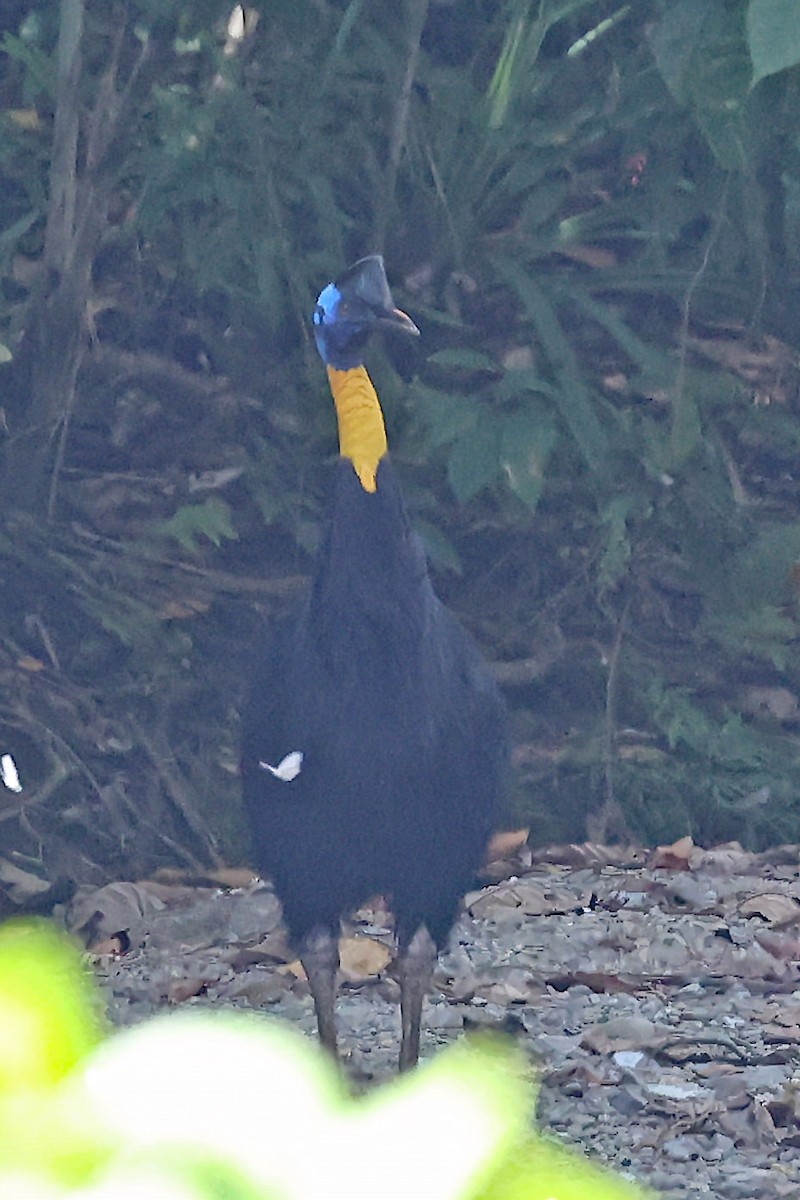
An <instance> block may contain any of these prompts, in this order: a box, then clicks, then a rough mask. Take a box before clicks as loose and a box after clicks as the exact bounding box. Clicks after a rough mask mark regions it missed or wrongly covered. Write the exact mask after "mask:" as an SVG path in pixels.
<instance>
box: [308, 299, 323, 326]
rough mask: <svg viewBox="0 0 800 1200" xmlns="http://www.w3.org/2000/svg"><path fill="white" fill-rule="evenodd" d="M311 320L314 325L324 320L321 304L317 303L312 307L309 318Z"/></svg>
mask: <svg viewBox="0 0 800 1200" xmlns="http://www.w3.org/2000/svg"><path fill="white" fill-rule="evenodd" d="M311 320H312V322H313V323H314V324H315V325H321V324H322V322H323V321H324V320H325V313H324V312H323V309H322V306H321V305H319V304H317V305H316V307H315V308H314V315H313V317H312V318H311Z"/></svg>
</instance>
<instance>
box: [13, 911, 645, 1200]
mask: <svg viewBox="0 0 800 1200" xmlns="http://www.w3.org/2000/svg"><path fill="white" fill-rule="evenodd" d="M94 1007H95V1002H94V1000H93V997H92V996H91V995H90V992H89V987H88V984H87V982H86V980H85V979H84V977H83V974H82V972H81V969H80V966H79V962H78V957H77V952H76V951H74V950H73V949H72V948H71V947H67V946H66V944H65V943H63V942H62V941H61V940H60V938H59V937H58V936H57V935H56V934H55V933H54V932H52V931H51V930H49V929H46V928H44V927H41V926H37V927H32V926H27V925H22V924H17V925H12V926H9V927H6V929H4V930H3V932H2V936H1V937H0V1014H2V1017H3V1021H2V1041H3V1049H4V1051H5V1052H7V1055H8V1056H6V1055H4V1066H7V1067H8V1066H10V1067H13V1069H6V1070H4V1071H3V1073H2V1075H0V1115H1V1116H2V1120H0V1190H2V1191H3V1193H4V1194H8V1195H11V1194H22V1193H24V1194H25V1195H31V1196H32V1195H37V1196H40V1195H41V1196H48V1197H57V1196H65V1197H68V1196H72V1197H75V1198H76V1200H78V1198H80V1197H85V1198H86V1200H89V1198H90V1197H99V1196H102V1197H103V1198H104V1200H114V1198H115V1197H120V1200H121V1198H122V1197H123V1196H131V1195H134V1194H135V1195H141V1196H144V1195H158V1196H159V1197H164V1198H165V1200H171V1198H172V1197H174V1198H175V1200H179V1198H183V1200H188V1198H189V1197H193V1198H196V1200H203V1198H205V1197H208V1198H209V1200H211V1198H213V1197H219V1196H222V1195H225V1196H226V1197H230V1198H231V1200H259V1198H261V1200H268V1198H271V1197H282V1198H284V1200H310V1198H311V1197H318V1196H323V1195H337V1194H344V1192H346V1193H347V1194H348V1195H351V1196H354V1197H367V1196H372V1195H374V1194H375V1191H376V1188H379V1190H381V1192H382V1194H384V1195H393V1196H398V1197H401V1196H403V1197H405V1196H421V1195H425V1196H426V1197H427V1198H429V1200H470V1198H474V1200H545V1198H546V1197H551V1198H557V1200H589V1197H591V1200H637V1198H638V1200H644V1193H643V1192H642V1191H640V1190H639V1189H638V1188H635V1187H633V1186H632V1185H629V1184H626V1183H623V1182H622V1181H621V1180H617V1179H615V1178H614V1177H613V1176H611V1175H610V1174H606V1173H604V1172H603V1171H601V1170H599V1169H597V1168H596V1167H593V1166H590V1165H589V1164H588V1163H587V1162H585V1161H583V1160H582V1159H581V1158H580V1157H579V1156H577V1155H575V1154H570V1153H569V1152H567V1151H565V1150H564V1149H563V1148H561V1147H559V1146H556V1145H555V1144H553V1143H551V1142H549V1141H547V1140H546V1139H545V1138H543V1137H539V1136H536V1137H534V1136H531V1135H529V1134H528V1133H527V1130H526V1122H527V1112H528V1110H529V1109H530V1107H531V1102H532V1099H533V1097H532V1094H531V1088H530V1086H529V1084H528V1083H527V1081H526V1079H525V1074H526V1067H525V1064H524V1062H523V1061H522V1060H521V1058H520V1056H519V1055H517V1054H516V1053H515V1052H513V1051H512V1050H510V1049H509V1048H508V1047H506V1046H505V1045H503V1044H500V1043H480V1042H475V1043H473V1044H470V1045H465V1044H462V1045H459V1046H456V1047H453V1048H452V1049H451V1050H449V1051H447V1052H446V1053H444V1054H442V1055H440V1056H439V1057H438V1058H437V1060H436V1061H435V1062H434V1063H432V1064H430V1066H428V1067H427V1068H425V1069H424V1070H419V1071H417V1072H416V1073H415V1074H414V1075H413V1076H410V1077H406V1078H404V1079H400V1080H398V1081H397V1082H396V1083H394V1084H392V1085H391V1086H389V1087H385V1088H383V1089H382V1090H381V1091H379V1092H375V1093H373V1094H372V1095H371V1096H369V1097H366V1098H361V1099H358V1100H353V1099H351V1098H350V1096H349V1095H348V1094H347V1092H346V1091H345V1089H344V1086H343V1083H342V1080H341V1078H340V1076H339V1075H338V1074H337V1072H336V1070H335V1068H334V1066H333V1064H332V1063H331V1062H330V1060H329V1059H328V1058H327V1057H326V1056H324V1055H323V1054H322V1053H321V1052H319V1051H313V1050H312V1049H311V1047H310V1046H309V1045H308V1043H306V1042H305V1041H304V1040H303V1039H302V1038H300V1037H298V1036H297V1035H295V1034H293V1033H291V1032H290V1031H289V1030H288V1029H283V1028H280V1027H278V1026H277V1025H272V1024H269V1023H267V1022H265V1021H263V1020H259V1019H258V1018H248V1017H247V1016H245V1015H243V1014H233V1013H228V1014H214V1015H212V1016H199V1015H197V1014H194V1015H192V1016H190V1017H188V1018H187V1017H185V1016H183V1017H181V1016H177V1017H174V1016H172V1017H161V1018H157V1019H155V1020H153V1021H151V1022H149V1023H147V1024H145V1025H141V1026H139V1027H138V1028H134V1029H130V1030H128V1031H126V1032H124V1033H121V1034H118V1035H116V1036H115V1037H113V1038H111V1039H110V1040H108V1041H105V1042H102V1043H100V1044H98V1041H97V1025H96V1022H95V1020H94V1017H93V1012H94ZM394 1145H400V1146H405V1147H413V1153H404V1154H401V1155H399V1156H397V1157H396V1158H395V1159H394V1160H393V1162H392V1171H391V1176H390V1177H388V1176H387V1173H386V1155H387V1152H388V1151H387V1148H388V1147H391V1146H394Z"/></svg>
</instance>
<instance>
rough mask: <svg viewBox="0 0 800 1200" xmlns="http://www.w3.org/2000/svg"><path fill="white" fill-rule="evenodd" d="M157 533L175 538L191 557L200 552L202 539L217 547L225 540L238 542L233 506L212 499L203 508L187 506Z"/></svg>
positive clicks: (216, 498) (195, 505) (197, 505)
mask: <svg viewBox="0 0 800 1200" xmlns="http://www.w3.org/2000/svg"><path fill="white" fill-rule="evenodd" d="M154 532H155V533H156V534H158V535H160V536H161V537H167V538H174V540H175V541H176V542H177V543H178V545H179V546H182V547H183V549H184V550H186V551H187V552H188V553H189V554H197V553H198V551H199V549H200V542H199V540H198V539H200V538H207V539H208V541H209V542H211V543H212V544H213V545H214V546H220V545H221V544H222V542H223V541H225V540H233V541H235V540H236V537H237V534H236V530H235V529H234V527H233V524H232V521H231V510H230V506H229V505H228V504H226V503H225V501H224V500H220V499H219V498H218V497H216V496H211V497H210V498H209V499H208V500H206V501H204V503H203V504H184V505H183V506H182V507H181V508H179V509H178V510H177V512H175V513H173V515H172V516H171V517H170V518H169V520H168V521H162V522H161V523H160V525H158V526H157V527H156V529H155V530H154Z"/></svg>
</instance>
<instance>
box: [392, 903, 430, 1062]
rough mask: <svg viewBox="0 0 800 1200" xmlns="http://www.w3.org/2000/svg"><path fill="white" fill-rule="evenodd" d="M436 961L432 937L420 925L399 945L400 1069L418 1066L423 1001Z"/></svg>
mask: <svg viewBox="0 0 800 1200" xmlns="http://www.w3.org/2000/svg"><path fill="white" fill-rule="evenodd" d="M435 962H436V945H435V943H434V940H433V938H432V937H431V935H430V934H429V933H428V931H427V929H426V928H425V926H424V925H420V927H419V929H418V930H417V932H416V933H415V934H414V936H413V937H412V939H411V941H410V942H409V943H408V945H407V946H405V947H403V946H401V949H400V954H399V956H398V960H397V975H398V978H399V980H400V1015H401V1020H402V1026H403V1040H402V1041H401V1043H400V1070H401V1071H408V1070H410V1069H411V1067H415V1066H416V1065H417V1059H418V1058H419V1027H420V1023H421V1021H422V1001H423V1000H424V999H425V995H426V993H427V991H428V988H429V986H430V982H431V976H432V975H433V967H434V964H435Z"/></svg>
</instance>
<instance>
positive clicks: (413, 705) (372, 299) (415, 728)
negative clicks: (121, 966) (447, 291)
mask: <svg viewBox="0 0 800 1200" xmlns="http://www.w3.org/2000/svg"><path fill="white" fill-rule="evenodd" d="M313 327H314V335H315V338H316V343H317V348H318V349H319V352H320V355H321V356H322V359H323V361H324V363H325V364H326V367H327V372H328V380H329V382H330V387H331V391H332V393H333V400H334V404H335V406H336V412H337V417H338V424H339V444H340V455H341V457H340V459H339V461H338V463H337V464H336V468H335V477H334V481H333V496H332V502H331V505H330V511H329V514H328V520H327V526H326V529H325V532H324V536H323V539H322V542H321V546H320V550H319V553H318V556H317V561H316V566H315V570H314V576H313V581H312V584H311V588H310V591H309V594H308V596H307V598H306V599H305V602H304V603H303V605H302V607H301V608H300V610H299V612H298V613H297V614H296V616H295V617H294V618H293V619H292V620H291V622H290V623H289V624H288V625H285V626H284V627H283V628H282V629H281V630H279V631H278V632H277V634H276V635H275V636H273V638H272V639H271V642H270V644H269V647H268V649H267V650H266V652H265V653H264V654H263V655H261V656H260V657H259V658H258V659H257V660H256V669H255V671H254V673H253V677H252V681H251V687H250V692H249V697H248V699H247V701H246V705H245V709H244V713H243V726H244V730H243V756H242V777H243V785H244V799H245V807H246V810H247V814H248V818H249V822H250V827H251V830H252V835H253V846H254V852H255V861H256V866H257V867H258V869H259V870H260V871H263V872H264V873H265V874H267V875H269V876H270V877H271V878H272V880H273V882H274V885H275V889H276V891H277V894H278V896H279V897H280V899H281V902H282V905H283V912H284V919H285V922H286V926H287V928H288V930H289V934H290V936H291V938H292V939H293V941H294V943H295V945H296V946H297V948H298V951H299V954H300V958H301V960H302V963H303V966H304V968H305V971H306V974H307V976H308V980H309V984H310V986H311V991H312V993H313V996H314V1003H315V1007H316V1013H317V1023H318V1026H319V1035H320V1040H321V1042H322V1043H323V1045H325V1046H327V1047H328V1048H329V1049H330V1050H331V1051H332V1052H333V1053H334V1054H335V1053H336V1024H335V1018H334V1003H335V998H336V972H337V970H338V966H339V954H338V937H339V921H340V917H341V916H343V915H346V914H347V913H349V912H352V911H353V910H354V909H355V908H357V907H358V905H359V904H361V903H363V902H364V901H365V900H366V899H367V898H368V897H369V896H372V895H376V894H380V895H384V896H387V897H388V898H389V902H390V904H391V907H392V911H393V913H394V917H395V934H396V938H397V946H398V953H397V971H398V977H399V980H400V988H401V1013H402V1045H401V1050H400V1068H401V1070H402V1069H406V1068H408V1067H411V1066H413V1065H414V1064H415V1063H416V1061H417V1057H418V1054H419V1032H420V1019H421V1012H422V1001H423V998H424V995H425V993H426V991H427V989H428V985H429V983H430V979H431V974H432V971H433V966H434V963H435V959H436V952H437V949H439V948H441V947H442V945H443V944H444V942H445V940H446V938H447V935H448V933H449V931H450V928H451V926H452V924H453V921H454V919H455V916H456V913H457V910H458V904H459V900H460V898H461V897H462V895H463V893H464V892H465V891H466V890H467V888H468V887H469V886H470V885H471V883H472V881H473V879H474V876H475V872H476V870H477V868H478V867H479V866H480V864H481V861H482V857H483V854H484V852H485V849H486V845H487V841H488V838H489V836H490V834H491V833H492V831H493V829H494V828H495V827H496V819H497V815H498V808H499V805H500V801H501V796H502V792H503V786H504V782H505V773H506V766H507V759H508V749H507V736H506V713H505V707H504V704H503V701H502V700H501V698H500V695H499V693H498V690H497V688H496V686H495V684H494V681H493V680H492V677H491V675H490V674H489V672H488V670H487V668H486V666H485V664H484V662H483V659H482V658H481V655H480V653H479V651H478V649H477V647H476V646H475V644H474V643H473V641H472V639H471V638H470V637H469V635H468V634H467V633H465V631H464V630H463V629H462V627H461V625H460V624H459V623H458V622H457V621H456V619H455V618H454V617H453V616H452V615H451V613H450V612H449V611H448V610H447V609H446V608H445V607H444V605H443V604H442V603H441V601H440V600H438V598H437V597H436V595H435V594H434V591H433V588H432V586H431V581H430V579H429V577H428V570H427V566H426V562H425V556H424V553H423V550H422V548H421V546H420V544H419V541H418V539H417V538H416V536H415V535H414V534H413V533H412V531H411V528H410V526H409V520H408V515H407V513H406V508H405V504H404V502H403V496H402V493H401V491H400V485H399V483H398V480H397V476H396V475H395V471H394V467H393V465H392V463H391V461H390V459H389V458H388V456H387V444H386V433H385V429H384V423H383V414H382V412H381V407H380V404H379V402H378V397H377V395H376V393H375V389H374V387H373V385H372V382H371V380H370V378H369V375H368V374H367V372H366V369H365V367H364V365H363V354H364V348H365V346H366V343H367V340H368V338H369V336H370V334H371V333H372V332H373V331H375V330H379V329H390V330H391V329H393V330H397V331H398V332H400V333H406V334H416V333H418V332H419V331H418V329H417V327H416V325H414V323H413V321H412V320H411V319H410V317H408V316H406V314H405V313H403V312H401V311H400V310H399V309H397V308H396V307H395V305H394V301H393V299H392V295H391V292H390V290H389V285H388V283H387V280H386V274H385V271H384V267H383V259H382V258H380V257H379V256H378V255H373V256H371V257H369V258H363V259H361V260H360V261H359V262H357V263H356V264H355V265H354V266H352V267H350V269H349V270H348V271H346V272H345V273H344V274H343V275H341V276H340V277H339V278H338V279H337V280H336V282H335V283H330V284H328V286H327V287H326V288H324V289H323V291H322V292H321V294H320V296H319V299H318V301H317V304H316V307H315V309H314V315H313Z"/></svg>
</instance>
